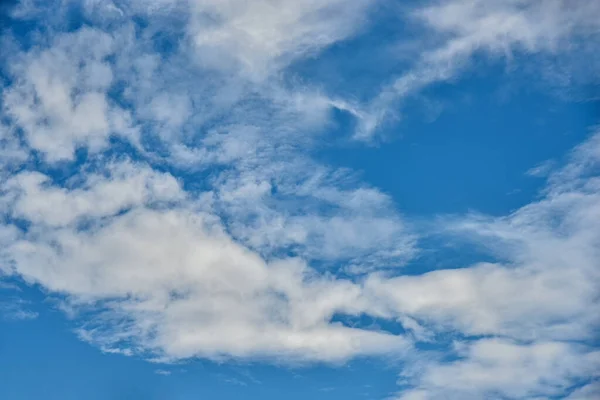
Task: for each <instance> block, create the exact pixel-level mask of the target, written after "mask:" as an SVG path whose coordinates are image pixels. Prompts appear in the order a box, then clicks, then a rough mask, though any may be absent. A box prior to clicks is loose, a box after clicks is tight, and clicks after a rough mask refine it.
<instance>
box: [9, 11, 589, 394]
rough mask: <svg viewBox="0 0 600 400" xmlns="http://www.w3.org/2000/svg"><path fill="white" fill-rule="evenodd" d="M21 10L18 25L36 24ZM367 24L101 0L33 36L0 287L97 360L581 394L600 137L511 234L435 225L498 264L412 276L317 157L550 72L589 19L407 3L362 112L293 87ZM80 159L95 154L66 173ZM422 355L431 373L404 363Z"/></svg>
mask: <svg viewBox="0 0 600 400" xmlns="http://www.w3.org/2000/svg"><path fill="white" fill-rule="evenodd" d="M29 3H30V6H31V7H22V8H21V9H20V13H21V15H22V16H30V17H32V16H34V14H35V13H36V12H39V9H38V8H37V7H36V4H35V3H36V2H29ZM373 3H375V2H371V1H346V0H328V1H313V0H301V1H255V2H247V1H237V0H232V1H212V0H207V1H201V0H193V1H192V0H190V1H183V0H182V1H178V0H161V1H152V2H141V1H114V2H99V1H95V0H94V1H86V2H85V3H84V4H83V12H84V14H85V15H86V18H88V19H89V21H91V22H94V23H96V24H97V25H98V27H95V28H91V27H84V28H81V29H78V30H75V31H74V32H70V33H58V34H52V37H51V38H49V40H47V41H45V40H42V41H39V42H36V41H35V39H32V40H34V42H35V45H34V46H31V47H29V48H24V49H22V50H21V51H19V52H17V53H14V54H13V55H14V58H13V59H11V60H10V61H11V64H12V66H11V68H9V70H10V73H11V76H10V78H11V80H12V81H11V84H10V85H7V86H6V87H5V88H4V89H3V92H2V115H1V117H2V118H1V125H0V145H1V146H2V150H1V151H0V163H1V164H0V165H1V166H2V172H1V173H0V177H1V178H2V183H1V185H0V207H1V210H0V212H1V213H2V214H1V217H2V223H1V225H0V270H1V271H2V273H3V274H8V275H13V276H18V277H20V278H22V279H24V280H25V281H26V282H28V283H32V284H33V283H35V284H39V285H40V286H42V287H43V288H45V289H46V290H47V291H48V292H49V293H52V294H54V295H57V296H58V297H59V298H60V299H61V300H62V301H63V303H64V304H63V307H64V308H65V309H68V310H70V311H71V312H72V314H71V315H72V316H73V317H74V318H77V321H78V322H79V323H80V329H79V330H78V333H79V335H80V337H81V338H82V339H83V340H87V341H89V342H91V343H93V344H95V345H98V346H100V347H101V348H102V349H104V350H105V351H112V352H122V353H125V354H138V355H144V356H148V357H156V358H159V359H166V360H179V359H187V358H191V357H207V358H212V359H216V358H267V359H270V360H273V359H275V360H278V361H280V360H283V361H288V362H289V361H297V362H308V361H326V362H339V361H344V360H347V359H349V358H351V357H355V356H359V355H383V354H388V353H390V352H393V353H394V354H402V356H403V357H404V359H405V360H406V361H407V365H409V366H408V367H406V368H405V369H404V370H403V372H402V383H403V384H405V385H407V387H408V388H409V389H408V391H406V392H405V393H404V394H402V395H401V398H404V399H437V398H440V399H441V398H447V397H451V398H461V399H463V398H464V399H469V398H473V399H476V398H486V397H487V398H489V397H502V396H503V397H506V398H524V397H528V396H529V397H532V396H538V397H539V396H555V395H566V394H567V392H569V391H570V388H571V386H573V385H575V384H582V382H583V381H586V382H583V383H588V382H587V381H591V380H592V379H593V378H594V376H595V371H597V370H598V367H599V365H598V362H599V361H598V352H597V351H594V350H593V349H591V347H590V346H589V342H590V340H591V339H593V337H594V334H595V333H596V332H597V328H598V324H599V321H598V318H597V316H596V315H595V314H594V313H593V312H591V308H592V307H597V306H598V287H599V283H600V282H599V281H600V277H599V275H598V260H599V259H600V254H599V252H600V249H599V247H598V243H600V227H599V225H598V223H597V222H596V221H597V220H598V219H599V218H600V183H599V180H598V177H597V168H598V165H599V160H600V145H599V143H600V134H596V135H594V136H593V137H592V138H591V139H590V140H589V141H587V142H586V143H584V144H582V145H581V146H580V147H578V148H577V149H576V150H575V151H574V153H573V154H572V156H571V159H570V160H569V161H568V162H567V165H566V166H565V167H564V168H562V169H560V170H558V171H554V172H548V171H549V170H550V169H551V168H550V166H549V167H547V168H546V169H548V171H545V173H546V174H548V175H549V178H548V182H549V183H548V186H547V187H546V189H545V191H544V192H543V193H542V196H541V198H540V199H539V200H537V201H535V202H532V203H531V204H529V205H527V206H525V207H523V208H521V209H519V210H517V211H515V212H514V213H512V214H510V215H507V216H505V217H488V216H481V215H467V216H459V217H453V218H440V220H439V221H438V222H439V225H441V226H442V227H441V228H439V230H441V231H443V232H444V234H446V235H451V236H452V237H453V240H456V238H457V237H459V238H461V239H463V240H465V241H469V242H470V243H472V244H473V245H474V246H480V247H483V248H484V249H487V250H488V251H489V253H490V254H492V255H494V256H495V257H496V259H497V261H496V262H493V263H491V262H490V263H486V264H482V263H475V264H474V265H466V266H465V265H457V266H456V267H457V269H446V270H437V271H433V272H429V273H426V274H421V275H414V276H407V275H402V273H401V270H399V269H398V268H395V269H393V268H389V267H398V266H401V265H403V263H405V262H407V260H410V258H411V257H413V256H414V255H415V254H418V249H416V241H417V235H416V234H415V233H414V231H413V230H412V228H411V226H410V225H409V224H407V223H406V222H405V221H404V219H403V218H402V216H401V215H400V214H399V213H398V211H397V210H396V207H395V204H394V202H393V201H392V199H391V198H390V197H389V196H387V195H386V194H385V193H382V192H381V191H380V190H377V189H376V188H373V187H370V186H368V185H366V184H364V183H362V182H361V181H360V180H359V179H358V178H357V177H356V176H354V175H353V173H352V172H351V171H346V170H344V169H336V168H332V167H329V166H327V165H323V164H322V163H321V162H318V161H317V160H315V159H313V158H311V156H310V154H311V153H312V151H313V150H314V149H315V148H316V146H317V145H318V143H319V141H320V140H321V139H322V138H323V137H322V136H320V133H321V132H322V130H323V128H324V127H327V126H328V125H327V124H328V123H329V122H330V121H329V117H330V116H329V111H330V109H331V107H337V108H339V109H342V110H345V111H347V112H349V113H351V114H353V115H355V116H356V117H358V118H359V119H362V122H363V123H364V124H366V125H365V126H364V127H363V131H361V132H359V135H363V136H364V137H367V136H368V135H370V133H372V130H373V129H374V128H375V127H376V125H377V123H378V122H379V120H380V119H381V118H383V117H384V116H385V113H386V112H387V110H388V108H387V107H388V106H389V105H390V104H392V103H393V102H394V101H396V100H397V99H401V98H403V97H404V96H407V95H410V94H411V93H414V92H415V91H418V90H420V89H421V88H423V87H425V86H427V85H429V84H431V83H434V82H437V81H440V80H445V79H448V78H451V77H453V76H456V75H457V74H458V73H459V72H460V70H461V68H462V66H463V65H464V64H465V63H468V61H469V59H470V58H471V57H472V56H473V55H474V54H476V53H477V52H479V51H483V52H486V53H487V54H493V55H497V54H502V55H505V54H510V53H511V52H516V51H525V52H531V53H537V52H547V53H552V52H558V51H561V49H562V47H563V45H564V43H563V41H565V40H567V38H571V37H574V36H577V35H580V34H581V35H583V36H580V37H585V35H588V34H589V33H590V32H591V31H594V30H595V29H597V27H598V25H597V23H598V22H597V21H598V20H600V19H597V18H595V17H596V16H598V13H599V11H598V6H596V5H595V3H593V2H588V3H585V4H584V5H580V6H577V7H571V6H568V5H567V3H566V2H563V1H558V0H556V1H553V0H549V1H542V2H532V1H525V0H522V1H517V0H514V1H512V0H507V1H486V2H484V1H479V0H471V1H466V0H452V1H449V2H429V3H427V4H426V5H424V6H422V5H419V6H418V7H419V8H418V10H417V11H414V12H411V14H410V18H412V19H413V20H416V21H418V22H419V23H420V24H423V25H424V26H426V27H427V29H428V31H429V32H433V34H434V35H433V36H434V37H433V40H432V41H433V42H434V43H433V46H431V45H430V44H428V45H427V46H424V47H423V48H421V49H420V51H421V52H420V53H419V55H418V57H416V60H417V62H416V64H415V65H416V67H415V68H414V69H411V70H410V71H408V72H407V74H405V75H403V76H401V77H400V78H399V79H397V80H395V82H394V83H393V84H392V85H391V86H389V87H388V88H387V89H386V90H384V92H383V93H382V95H381V96H380V98H378V99H375V101H374V102H373V103H372V104H371V105H370V107H371V108H369V107H366V108H364V109H363V108H361V107H359V106H353V104H354V103H353V102H352V101H347V100H344V99H334V97H332V96H330V95H329V94H327V93H323V92H322V91H321V90H320V89H319V88H318V86H317V85H316V84H315V85H314V86H313V85H312V84H311V83H310V82H309V83H306V82H301V80H295V79H294V76H290V75H286V73H287V72H288V70H287V69H286V67H287V66H289V65H291V64H292V63H293V62H294V61H295V60H300V59H305V58H306V57H307V56H313V55H315V54H317V53H318V52H319V51H321V50H323V49H325V48H326V47H327V46H330V45H332V44H334V43H336V42H339V41H341V40H344V39H347V38H349V37H351V36H352V35H353V34H355V33H357V32H358V31H359V30H360V29H361V27H362V26H364V25H363V23H364V22H365V19H366V18H367V14H368V10H369V6H370V5H371V4H373ZM24 4H25V3H24ZM57 9H58V11H56V15H54V14H52V13H51V12H50V14H52V17H53V18H56V19H57V20H60V19H61V18H62V17H60V15H61V12H64V9H62V8H61V7H57ZM36 10H37V11H36ZM134 15H135V16H136V17H138V18H140V19H142V20H144V21H145V22H148V23H147V24H138V25H136V24H135V23H134V22H132V20H131V17H132V16H134ZM49 20H50V22H48V24H49V25H52V24H53V23H54V22H53V21H54V20H52V18H49ZM52 26H53V25H52ZM53 29H56V30H58V31H60V24H57V25H56V26H53ZM52 32H53V31H52ZM4 61H5V62H6V63H8V60H4ZM299 81H300V82H299ZM115 138H118V139H120V140H121V142H124V143H119V146H121V145H122V146H123V148H126V150H123V152H124V153H126V154H124V155H123V154H117V155H115V154H105V153H104V151H105V150H108V152H109V153H110V151H114V152H116V153H119V152H120V150H119V149H121V148H119V147H118V146H114V147H111V146H109V144H110V143H111V142H110V141H111V139H115ZM127 146H129V147H127ZM78 148H82V149H85V150H87V153H88V154H87V156H86V157H83V158H85V159H84V160H83V161H82V160H79V161H78V162H79V163H78V164H77V163H73V162H72V161H73V160H74V159H75V153H76V150H77V149H78ZM38 154H40V155H41V157H37V155H38ZM32 159H35V161H34V162H29V160H32ZM128 160H137V161H128ZM58 161H61V162H62V163H58ZM61 168H62V169H61ZM15 171H18V173H16V172H15ZM57 171H58V172H57ZM57 176H60V178H61V179H59V178H57ZM63 178H64V179H63ZM317 266H319V267H323V268H322V269H318V268H317ZM330 266H334V267H336V268H335V269H330V270H327V269H326V268H327V267H330ZM337 268H339V270H341V271H342V272H343V273H344V275H345V276H350V277H347V278H341V277H339V276H335V274H333V273H332V272H331V271H335V270H338V269H337ZM382 269H386V271H385V272H382V271H381V270H382ZM374 270H376V271H374ZM352 272H360V273H361V274H362V277H360V278H359V277H358V276H356V275H351V274H350V273H352ZM339 316H352V317H356V318H360V317H362V316H367V317H373V318H383V319H385V320H386V321H389V322H398V323H400V324H401V325H402V326H403V327H404V329H405V330H406V331H407V332H408V333H407V334H404V333H403V334H391V333H389V332H385V331H378V330H374V329H369V328H367V327H364V326H361V325H358V326H349V325H348V324H343V323H341V322H335V321H338V320H339V318H337V317H339ZM448 338H450V339H452V340H451V341H453V343H450V344H451V346H450V347H451V348H450V350H448V351H445V350H444V349H443V347H444V346H445V345H449V343H447V342H448V341H449V340H447V339H448ZM433 340H440V342H439V343H437V344H438V345H440V346H441V347H440V349H439V351H438V352H431V353H430V352H425V353H422V352H419V351H415V348H414V347H412V344H413V342H414V341H417V342H418V341H433ZM440 353H442V354H440ZM448 356H450V357H453V359H450V360H449V357H448ZM594 391H597V385H596V384H595V383H593V382H589V384H588V385H587V386H585V387H583V388H581V389H578V390H577V391H574V392H573V393H572V394H571V397H572V398H574V399H577V398H582V396H583V397H585V396H591V395H593V393H594Z"/></svg>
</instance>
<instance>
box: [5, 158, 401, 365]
mask: <svg viewBox="0 0 600 400" xmlns="http://www.w3.org/2000/svg"><path fill="white" fill-rule="evenodd" d="M131 167H132V166H131V165H129V164H127V165H125V166H119V167H115V168H113V171H118V172H119V173H117V174H113V176H111V177H110V178H104V179H98V178H97V177H91V178H89V179H88V180H87V181H86V182H85V183H84V188H82V189H71V190H69V189H65V188H61V189H58V188H55V187H45V188H40V187H39V186H38V185H39V182H40V180H39V179H33V183H32V182H28V181H29V180H32V179H29V178H32V177H31V175H25V176H18V177H17V178H15V181H14V182H11V183H9V187H11V186H14V185H16V183H20V185H19V186H18V187H19V189H18V191H19V193H20V195H18V196H15V197H14V198H13V202H14V207H13V210H14V213H15V216H18V217H21V218H25V219H26V220H27V221H29V222H31V223H33V225H32V227H31V228H29V229H28V231H27V232H23V233H21V234H19V237H18V238H16V239H15V238H8V239H10V240H8V241H7V242H8V243H7V242H5V243H3V245H4V248H5V252H6V253H8V254H9V257H10V264H9V265H13V268H12V269H9V270H7V271H5V272H7V273H9V274H10V273H13V274H18V275H19V276H21V277H23V278H24V279H25V280H26V281H27V282H30V283H39V284H42V285H43V286H44V287H46V288H47V289H48V290H50V291H52V292H56V293H61V294H63V295H65V296H66V298H67V301H68V303H69V304H70V306H71V307H74V309H75V310H78V309H82V308H84V309H85V308H86V307H93V308H95V309H96V310H99V314H97V315H96V317H94V318H93V319H92V320H89V321H87V322H86V324H85V325H84V327H83V328H82V330H81V332H80V334H81V335H82V337H83V338H85V339H86V340H89V341H92V342H95V343H96V344H99V345H101V346H103V347H104V348H105V349H106V350H111V349H113V350H119V351H125V349H127V351H136V350H137V351H148V350H150V351H153V352H155V353H156V354H158V355H160V356H162V357H164V358H166V359H180V358H189V357H193V356H203V357H210V358H216V357H268V358H284V359H287V360H290V359H291V360H297V361H306V360H312V361H314V360H323V361H340V360H344V359H347V358H348V357H351V356H355V355H359V354H376V353H381V354H384V353H387V352H389V351H394V350H396V351H399V350H404V349H406V348H407V346H408V342H407V341H406V339H404V338H403V337H401V336H394V335H391V334H387V333H385V332H377V331H371V330H364V329H359V328H351V327H346V326H343V325H341V324H335V323H332V322H331V318H332V317H333V316H334V315H335V314H336V313H343V314H350V315H358V314H360V313H362V312H365V311H368V310H369V309H370V308H371V307H372V306H371V305H370V303H369V301H368V299H366V298H363V296H362V292H361V288H360V286H358V285H357V284H355V283H352V282H350V281H344V280H337V279H331V278H326V277H325V276H321V275H319V274H317V273H316V271H314V270H312V269H310V268H309V267H307V266H306V264H305V263H304V262H302V261H301V260H298V259H287V260H285V259H283V260H274V261H272V262H269V263H267V262H265V261H264V260H263V259H262V258H260V257H259V256H258V255H256V254H255V253H253V252H251V251H249V250H247V249H246V248H244V247H243V246H241V245H239V244H237V243H235V242H234V241H232V240H231V239H230V238H229V237H228V236H227V235H226V234H225V233H224V232H223V230H222V228H221V226H220V224H219V223H218V219H216V218H215V217H214V216H211V215H209V214H204V213H202V212H201V211H198V209H199V208H202V205H201V204H199V205H194V204H189V203H186V205H180V206H175V207H174V206H171V207H169V209H165V208H164V205H165V203H167V202H169V201H171V200H173V199H174V200H179V199H181V192H180V191H179V190H178V186H177V185H176V183H175V182H174V181H173V179H172V178H169V177H167V176H164V175H160V174H152V173H150V172H149V171H145V170H143V169H142V170H140V171H137V172H136V173H135V174H132V171H131ZM123 170H125V171H126V173H125V174H123V173H122V171H123ZM115 175H116V176H115ZM123 175H124V176H123ZM34 178H36V176H34ZM23 182H25V183H23ZM136 186H138V187H137V188H136ZM123 188H125V189H127V190H125V191H123V190H119V189H123ZM140 189H141V190H140ZM48 198H50V199H51V201H50V203H45V202H44V201H43V199H48ZM52 199H55V200H56V201H54V200H52ZM93 201H99V202H100V203H102V204H103V205H102V207H100V208H98V207H89V205H90V204H92V202H93ZM161 203H162V205H163V206H162V207H161ZM152 205H154V206H153V207H151V206H152ZM123 207H129V208H131V209H130V210H129V211H127V212H125V213H118V214H117V212H118V211H120V210H122V209H123ZM82 221H83V222H86V223H87V224H86V225H85V226H83V227H82V226H81V225H80V222H82Z"/></svg>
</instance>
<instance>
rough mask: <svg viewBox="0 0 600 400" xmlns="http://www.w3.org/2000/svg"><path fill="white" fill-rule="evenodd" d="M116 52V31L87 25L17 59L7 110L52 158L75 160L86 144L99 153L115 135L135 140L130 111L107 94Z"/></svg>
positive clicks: (6, 95)
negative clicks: (76, 150) (87, 26)
mask: <svg viewBox="0 0 600 400" xmlns="http://www.w3.org/2000/svg"><path fill="white" fill-rule="evenodd" d="M113 54H114V53H113V39H112V37H111V36H110V35H108V34H106V33H103V32H100V31H97V30H94V29H91V28H82V29H81V30H79V31H77V32H75V33H67V34H62V35H59V36H57V37H56V38H55V40H54V43H53V46H51V47H50V48H49V49H44V50H37V49H33V50H31V51H29V52H27V53H24V54H21V55H15V56H14V57H13V58H12V59H11V65H10V67H11V72H12V79H13V80H14V83H13V84H12V85H10V87H9V88H7V89H6V90H5V91H4V93H3V107H4V111H5V113H6V116H7V117H9V118H10V119H11V120H12V121H13V122H14V126H15V127H18V128H20V129H21V130H22V131H23V133H24V136H25V138H26V140H27V143H28V144H29V146H30V147H31V148H32V149H35V150H37V151H39V152H41V153H42V154H43V155H44V157H45V158H46V159H47V160H49V161H59V160H65V159H66V160H70V159H72V158H73V157H74V153H75V149H76V148H77V147H80V146H81V147H85V148H86V149H88V150H89V151H91V152H98V151H100V150H102V149H104V148H106V145H107V141H108V139H109V137H110V136H111V134H115V135H122V136H125V137H127V138H129V139H132V140H135V136H136V134H137V132H136V131H135V129H133V128H132V127H131V126H130V123H129V115H128V113H127V112H126V111H125V110H123V109H121V108H120V107H118V106H116V105H114V104H112V101H111V99H110V98H109V97H108V95H107V91H108V90H109V88H110V87H111V83H112V81H113V73H112V67H111V65H110V63H109V62H108V61H107V58H108V57H109V56H111V55H113Z"/></svg>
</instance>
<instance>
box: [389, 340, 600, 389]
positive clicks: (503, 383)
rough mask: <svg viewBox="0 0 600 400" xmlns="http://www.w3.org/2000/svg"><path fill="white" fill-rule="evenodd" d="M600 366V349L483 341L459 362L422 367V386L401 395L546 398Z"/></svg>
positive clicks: (477, 343)
mask: <svg viewBox="0 0 600 400" xmlns="http://www.w3.org/2000/svg"><path fill="white" fill-rule="evenodd" d="M421 367H422V366H421ZM599 367H600V352H586V351H581V350H580V349H578V348H577V347H576V346H571V345H568V344H565V343H561V342H537V343H533V344H527V345H519V344H516V343H513V342H510V341H506V340H499V339H482V340H479V341H476V342H475V343H473V344H470V345H467V346H466V348H465V349H462V351H461V354H460V358H459V360H457V361H454V362H450V363H431V364H428V365H426V366H425V367H422V368H423V370H422V371H419V375H420V379H419V385H420V387H419V388H416V389H412V390H409V391H407V392H406V393H403V394H401V395H400V397H399V399H402V400H417V399H447V398H461V399H481V398H495V397H497V398H507V399H524V398H545V397H546V396H557V395H561V394H563V393H564V392H565V391H567V390H568V389H569V388H570V387H571V386H573V385H574V384H576V383H577V380H578V379H580V378H581V377H588V376H590V375H594V374H596V373H597V370H598V368H599ZM575 398H576V397H575Z"/></svg>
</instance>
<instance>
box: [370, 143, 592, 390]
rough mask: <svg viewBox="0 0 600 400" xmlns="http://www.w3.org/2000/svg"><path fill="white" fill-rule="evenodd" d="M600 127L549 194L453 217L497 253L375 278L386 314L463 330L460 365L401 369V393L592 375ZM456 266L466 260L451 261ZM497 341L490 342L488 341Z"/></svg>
mask: <svg viewBox="0 0 600 400" xmlns="http://www.w3.org/2000/svg"><path fill="white" fill-rule="evenodd" d="M599 138H600V133H596V134H595V135H593V136H592V137H591V138H590V139H589V140H588V141H586V142H585V143H583V144H582V145H580V146H578V147H577V148H576V149H575V150H574V151H573V153H572V154H571V157H570V161H569V162H568V164H567V165H566V166H565V167H563V168H562V169H559V170H557V171H555V172H554V173H552V174H551V175H550V177H549V180H548V182H549V183H548V186H547V188H546V190H545V197H544V198H543V199H541V200H540V201H538V202H534V203H531V204H529V205H527V206H525V207H522V208H521V209H519V210H517V211H515V212H514V213H513V214H511V215H509V216H507V217H502V218H489V217H481V216H479V217H470V216H467V217H466V218H458V219H457V220H455V221H454V222H452V223H450V224H449V226H450V227H451V231H452V234H459V235H465V236H466V238H467V239H468V240H469V241H473V242H475V243H478V244H479V245H483V246H485V247H487V248H488V250H489V251H490V252H491V254H493V255H495V256H496V257H498V258H500V259H502V261H501V262H498V263H496V264H478V265H474V266H469V267H466V268H459V269H453V270H439V271H434V272H430V273H427V274H424V275H418V276H413V277H398V278H392V279H382V278H377V277H375V278H372V280H371V282H369V283H367V288H369V289H370V292H371V293H373V294H374V296H380V298H381V299H383V301H386V302H387V307H388V312H390V313H392V314H393V313H400V314H405V315H408V316H410V317H412V318H415V319H416V320H417V321H418V322H420V324H421V329H426V330H429V331H432V332H433V333H434V334H436V333H437V334H439V333H442V334H443V333H454V334H456V333H459V334H460V335H466V336H467V338H469V337H471V338H473V339H470V340H469V339H464V341H463V343H461V344H460V346H459V347H458V348H457V350H456V352H455V353H456V354H457V355H458V356H459V360H458V361H451V362H443V361H441V360H440V361H437V360H436V361H433V362H427V361H425V362H424V365H420V366H419V367H418V368H416V369H414V370H412V371H411V370H409V372H410V373H407V376H406V378H407V381H408V382H409V384H412V385H414V386H415V388H414V390H413V391H409V392H407V393H406V394H401V395H400V398H403V399H418V398H427V399H437V398H440V399H441V398H446V396H448V393H456V394H452V396H454V397H457V398H482V397H489V396H504V397H506V398H510V399H517V398H525V397H535V396H555V395H562V394H565V393H567V392H568V390H569V388H570V387H571V386H573V385H575V384H577V383H578V382H579V380H581V379H584V380H585V379H590V377H594V376H596V375H597V371H598V367H599V366H598V363H599V362H600V354H599V353H598V352H597V351H595V350H594V349H593V345H592V344H591V343H593V341H594V340H595V339H596V338H597V332H598V327H599V326H600V319H599V318H598V315H597V313H595V310H596V309H598V307H599V306H600V304H599V303H598V287H600V275H599V273H598V265H599V264H598V260H599V259H600V247H599V246H598V243H600V225H598V223H597V222H596V221H598V218H599V217H600V190H599V189H600V186H599V185H598V176H597V171H598V170H597V167H598V165H599V164H600V157H599V154H600V153H599V152H598V149H600V146H599V145H598V144H599V143H600V140H599ZM457 267H462V266H457ZM490 338H493V339H490Z"/></svg>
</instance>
